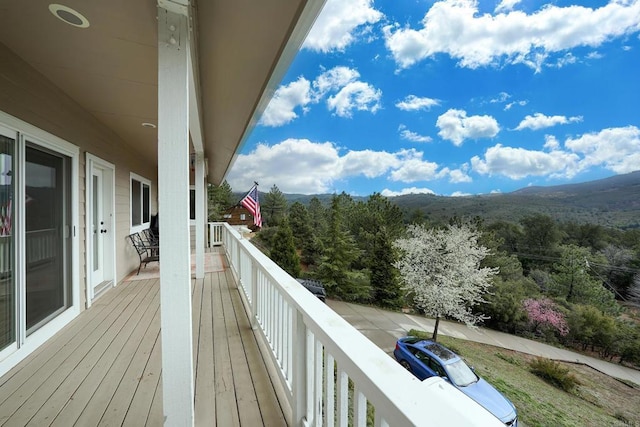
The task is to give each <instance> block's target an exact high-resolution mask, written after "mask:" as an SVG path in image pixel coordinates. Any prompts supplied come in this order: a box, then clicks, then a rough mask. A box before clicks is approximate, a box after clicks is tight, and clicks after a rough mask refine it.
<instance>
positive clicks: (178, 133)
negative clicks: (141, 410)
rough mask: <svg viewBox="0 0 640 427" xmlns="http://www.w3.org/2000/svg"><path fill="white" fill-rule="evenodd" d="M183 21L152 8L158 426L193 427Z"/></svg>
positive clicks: (187, 112)
mask: <svg viewBox="0 0 640 427" xmlns="http://www.w3.org/2000/svg"><path fill="white" fill-rule="evenodd" d="M187 34H188V27H187V17H186V16H183V15H181V14H176V13H174V12H169V11H167V10H166V9H163V8H158V206H159V212H162V221H161V223H160V235H161V236H162V238H161V239H160V258H161V259H160V262H161V263H162V268H161V269H160V318H161V328H162V331H161V333H162V393H163V411H164V417H165V419H164V425H166V426H193V423H194V403H193V402H194V381H193V345H192V341H193V339H192V329H191V268H190V259H189V257H190V252H191V250H190V244H189V100H188V83H187V81H188V76H187V48H188V44H187Z"/></svg>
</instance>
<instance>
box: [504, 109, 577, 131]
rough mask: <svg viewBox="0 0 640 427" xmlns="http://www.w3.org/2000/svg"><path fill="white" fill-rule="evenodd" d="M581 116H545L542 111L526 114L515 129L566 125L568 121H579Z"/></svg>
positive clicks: (535, 128)
mask: <svg viewBox="0 0 640 427" xmlns="http://www.w3.org/2000/svg"><path fill="white" fill-rule="evenodd" d="M581 121H582V116H575V117H569V118H567V117H565V116H545V115H544V114H542V113H535V114H534V115H533V116H529V115H528V116H526V117H525V118H524V119H523V120H522V121H521V122H520V124H519V125H518V126H516V129H515V130H523V129H532V130H539V129H544V128H548V127H552V126H556V125H566V124H568V123H576V122H581Z"/></svg>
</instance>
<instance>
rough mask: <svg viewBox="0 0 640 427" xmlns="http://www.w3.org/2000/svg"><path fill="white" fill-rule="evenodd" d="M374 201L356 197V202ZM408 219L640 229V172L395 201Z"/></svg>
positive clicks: (324, 198)
mask: <svg viewBox="0 0 640 427" xmlns="http://www.w3.org/2000/svg"><path fill="white" fill-rule="evenodd" d="M284 196H285V198H286V199H287V201H288V202H289V203H293V202H296V201H297V202H300V203H302V204H305V205H308V203H309V201H310V200H311V199H312V198H313V197H317V198H318V199H319V200H320V201H321V202H323V204H325V205H326V204H327V203H328V201H329V200H330V199H331V197H332V196H333V195H332V194H316V195H304V194H284ZM367 198H368V196H367V197H361V196H355V197H353V199H354V200H356V201H360V200H362V201H364V200H366V199H367ZM263 200H264V199H263ZM389 200H390V201H392V202H394V203H395V204H396V205H398V206H399V207H400V208H401V209H402V210H403V211H405V213H406V214H407V215H408V216H412V215H415V213H416V212H419V213H420V214H422V215H423V216H424V217H425V218H427V219H428V220H430V221H434V222H446V221H448V220H449V219H450V218H452V217H463V218H464V217H480V218H482V219H483V220H484V221H486V222H493V221H499V220H503V221H510V222H519V221H520V219H522V218H524V217H526V216H529V215H533V214H544V215H549V216H550V217H552V218H554V219H556V220H558V221H574V222H578V223H590V224H598V225H602V226H606V227H614V228H620V229H630V228H640V170H638V171H634V172H630V173H626V174H620V175H614V176H611V177H608V178H603V179H599V180H593V181H587V182H583V183H576V184H562V185H554V186H547V187H543V186H535V187H524V188H521V189H518V190H515V191H512V192H509V193H493V194H480V195H472V196H462V197H451V196H438V195H434V194H406V195H401V196H394V197H389Z"/></svg>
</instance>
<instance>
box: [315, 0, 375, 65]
mask: <svg viewBox="0 0 640 427" xmlns="http://www.w3.org/2000/svg"><path fill="white" fill-rule="evenodd" d="M372 4H373V0H327V2H326V3H325V5H324V8H323V9H322V12H320V15H319V16H318V18H317V19H316V22H315V23H314V24H313V27H312V28H311V31H309V34H308V35H307V38H306V40H305V42H304V44H303V48H306V49H310V50H314V51H319V52H325V53H326V52H330V51H335V50H338V51H343V50H344V49H345V48H346V47H347V46H349V45H350V44H352V43H354V42H355V41H356V40H357V38H358V36H359V35H366V34H367V33H368V32H369V30H370V26H371V25H372V24H375V23H376V22H378V21H379V20H380V19H382V18H383V17H384V15H383V14H382V13H381V12H380V11H378V10H376V9H374V8H373V6H372Z"/></svg>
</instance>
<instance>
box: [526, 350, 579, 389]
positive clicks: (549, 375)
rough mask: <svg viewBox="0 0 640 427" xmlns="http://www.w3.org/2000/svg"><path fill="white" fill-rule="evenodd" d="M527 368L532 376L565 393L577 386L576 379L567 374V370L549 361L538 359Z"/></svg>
mask: <svg viewBox="0 0 640 427" xmlns="http://www.w3.org/2000/svg"><path fill="white" fill-rule="evenodd" d="M529 366H530V367H531V372H532V373H533V374H534V375H537V376H538V377H540V378H542V379H543V380H545V381H546V382H548V383H549V384H551V385H553V386H555V387H558V388H560V389H562V390H564V391H566V392H570V391H572V390H573V389H574V388H575V387H576V386H577V385H578V379H577V378H576V377H575V376H574V375H573V374H572V373H570V372H569V369H568V368H565V367H563V366H562V365H561V364H560V363H558V362H555V361H553V360H551V359H545V358H542V357H538V358H536V359H535V360H534V361H532V362H531V363H530V364H529Z"/></svg>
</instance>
